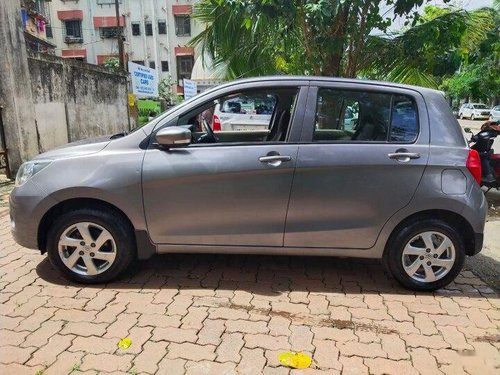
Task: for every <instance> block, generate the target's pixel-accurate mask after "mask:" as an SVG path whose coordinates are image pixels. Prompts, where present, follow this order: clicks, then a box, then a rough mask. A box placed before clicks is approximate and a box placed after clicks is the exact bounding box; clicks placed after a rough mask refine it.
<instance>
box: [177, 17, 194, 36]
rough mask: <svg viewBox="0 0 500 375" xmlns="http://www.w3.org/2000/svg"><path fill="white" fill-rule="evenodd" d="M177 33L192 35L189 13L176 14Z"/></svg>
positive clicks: (179, 34) (178, 34)
mask: <svg viewBox="0 0 500 375" xmlns="http://www.w3.org/2000/svg"><path fill="white" fill-rule="evenodd" d="M175 35H177V36H191V17H189V16H187V15H182V16H175Z"/></svg>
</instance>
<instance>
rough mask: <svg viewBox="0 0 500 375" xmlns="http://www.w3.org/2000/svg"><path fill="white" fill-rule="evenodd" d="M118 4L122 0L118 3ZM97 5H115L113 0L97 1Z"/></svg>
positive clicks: (120, 0) (120, 1)
mask: <svg viewBox="0 0 500 375" xmlns="http://www.w3.org/2000/svg"><path fill="white" fill-rule="evenodd" d="M76 1H77V2H78V0H76ZM118 2H119V3H120V4H121V3H122V0H119V1H118ZM97 5H110V6H111V5H115V0H97Z"/></svg>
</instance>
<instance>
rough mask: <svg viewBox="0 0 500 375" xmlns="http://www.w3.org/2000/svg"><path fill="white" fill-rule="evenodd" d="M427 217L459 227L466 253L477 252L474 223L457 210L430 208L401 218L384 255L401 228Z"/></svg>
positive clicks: (389, 239) (388, 241) (392, 232)
mask: <svg viewBox="0 0 500 375" xmlns="http://www.w3.org/2000/svg"><path fill="white" fill-rule="evenodd" d="M426 219H438V220H442V221H444V222H445V223H447V224H449V225H451V226H454V227H456V228H457V229H458V232H459V234H460V236H461V237H462V239H463V241H464V244H465V253H466V254H467V255H474V254H475V252H474V249H475V241H476V240H475V235H474V229H473V228H472V225H471V224H470V223H469V222H468V221H467V219H465V218H464V217H463V216H462V215H460V214H457V213H456V212H453V211H448V210H443V209H430V210H424V211H420V212H416V213H414V214H411V215H410V216H407V217H406V218H404V219H403V220H401V221H400V222H399V224H398V225H396V227H394V229H393V230H392V231H391V234H390V235H389V237H388V239H387V242H386V245H385V248H384V255H385V253H386V251H387V249H388V247H389V246H390V244H391V242H392V240H393V238H394V237H395V236H396V235H397V233H398V232H399V231H400V230H401V228H403V227H405V226H407V225H408V224H410V223H412V222H415V221H419V220H426Z"/></svg>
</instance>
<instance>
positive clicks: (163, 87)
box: [158, 76, 177, 105]
mask: <svg viewBox="0 0 500 375" xmlns="http://www.w3.org/2000/svg"><path fill="white" fill-rule="evenodd" d="M172 83H173V82H172V77H171V76H168V77H166V78H163V79H162V80H161V81H160V83H159V84H158V96H159V97H160V99H164V100H165V101H166V102H167V104H169V105H172V104H174V103H175V102H176V97H177V95H175V94H174V92H173V91H172Z"/></svg>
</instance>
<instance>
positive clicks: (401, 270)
mask: <svg viewBox="0 0 500 375" xmlns="http://www.w3.org/2000/svg"><path fill="white" fill-rule="evenodd" d="M464 260H465V246H464V243H463V240H462V238H461V236H460V234H459V233H458V232H457V231H456V229H454V228H453V227H451V226H450V225H449V224H447V223H445V222H443V221H440V220H433V219H429V220H424V221H417V222H414V223H411V224H409V225H407V226H405V227H404V228H403V229H402V230H401V231H400V232H399V233H397V234H396V235H395V236H394V237H393V238H392V239H391V240H390V243H389V244H388V247H387V249H386V251H385V254H384V263H385V264H386V265H387V267H388V268H389V271H390V272H391V273H392V275H393V276H394V277H395V278H396V280H398V281H399V282H400V283H401V284H402V285H403V286H405V287H406V288H409V289H412V290H418V291H433V290H436V289H439V288H442V287H444V286H446V285H448V284H449V283H450V282H452V281H453V280H454V279H455V277H457V275H458V274H459V273H460V271H461V270H462V267H463V264H464Z"/></svg>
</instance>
